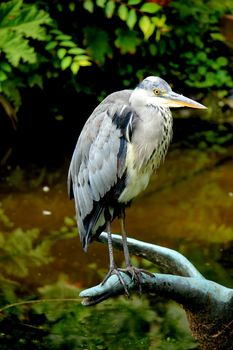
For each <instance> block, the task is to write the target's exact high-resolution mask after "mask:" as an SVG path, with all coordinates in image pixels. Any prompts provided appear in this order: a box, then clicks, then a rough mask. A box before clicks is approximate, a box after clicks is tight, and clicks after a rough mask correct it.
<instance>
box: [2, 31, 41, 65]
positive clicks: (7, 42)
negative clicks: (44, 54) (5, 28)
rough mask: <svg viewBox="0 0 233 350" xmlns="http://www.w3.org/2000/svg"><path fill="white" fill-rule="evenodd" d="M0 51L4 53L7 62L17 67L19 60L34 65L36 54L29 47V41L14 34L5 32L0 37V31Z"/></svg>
mask: <svg viewBox="0 0 233 350" xmlns="http://www.w3.org/2000/svg"><path fill="white" fill-rule="evenodd" d="M0 50H2V51H4V52H5V54H6V58H7V59H8V60H9V62H10V63H11V64H12V65H13V66H14V67H17V66H18V64H19V61H20V59H22V60H23V61H24V62H27V63H36V59H37V56H36V53H35V51H34V48H33V47H31V46H30V45H29V41H28V40H27V39H25V38H23V37H21V36H20V35H15V34H14V32H10V31H9V32H5V33H4V35H1V31H0Z"/></svg>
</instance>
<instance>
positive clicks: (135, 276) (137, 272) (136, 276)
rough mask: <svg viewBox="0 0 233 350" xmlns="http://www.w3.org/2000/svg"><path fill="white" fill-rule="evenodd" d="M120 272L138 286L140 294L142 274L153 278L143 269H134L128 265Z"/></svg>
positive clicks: (151, 274)
mask: <svg viewBox="0 0 233 350" xmlns="http://www.w3.org/2000/svg"><path fill="white" fill-rule="evenodd" d="M120 271H122V272H124V273H126V274H127V275H128V276H130V277H131V278H132V280H133V281H135V282H136V283H137V284H138V286H139V292H140V293H142V273H145V274H146V275H148V276H150V277H154V275H153V273H151V272H149V271H147V270H144V269H139V268H138V267H135V266H133V265H128V266H126V268H124V269H120Z"/></svg>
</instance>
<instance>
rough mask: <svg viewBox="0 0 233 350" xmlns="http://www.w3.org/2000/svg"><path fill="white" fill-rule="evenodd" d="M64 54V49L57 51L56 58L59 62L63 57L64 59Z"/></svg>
mask: <svg viewBox="0 0 233 350" xmlns="http://www.w3.org/2000/svg"><path fill="white" fill-rule="evenodd" d="M66 52H67V50H66V49H64V47H62V48H60V49H59V50H58V51H57V56H58V58H60V60H62V59H63V57H65V54H66Z"/></svg>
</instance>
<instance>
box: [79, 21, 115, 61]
mask: <svg viewBox="0 0 233 350" xmlns="http://www.w3.org/2000/svg"><path fill="white" fill-rule="evenodd" d="M84 37H85V44H86V45H87V51H88V53H90V55H91V57H92V59H93V60H94V61H95V62H97V63H98V64H104V62H105V58H106V57H107V56H108V57H109V56H111V55H112V48H111V46H110V45H109V36H108V33H107V32H106V31H105V30H102V29H99V28H97V27H93V26H87V27H85V28H84Z"/></svg>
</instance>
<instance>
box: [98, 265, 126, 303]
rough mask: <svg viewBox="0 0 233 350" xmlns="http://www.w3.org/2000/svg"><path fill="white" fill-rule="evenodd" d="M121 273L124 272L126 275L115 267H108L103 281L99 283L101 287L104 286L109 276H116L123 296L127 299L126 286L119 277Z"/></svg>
mask: <svg viewBox="0 0 233 350" xmlns="http://www.w3.org/2000/svg"><path fill="white" fill-rule="evenodd" d="M121 272H125V273H126V271H123V269H118V268H117V267H110V269H109V271H108V273H107V275H106V276H105V277H104V279H103V281H102V282H101V285H104V284H105V282H106V281H107V280H108V279H109V277H110V276H112V275H117V277H118V279H119V281H120V283H121V285H122V286H123V287H124V290H125V294H126V295H127V297H129V296H130V294H129V291H128V288H127V285H126V283H125V281H124V280H123V278H122V276H121Z"/></svg>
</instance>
